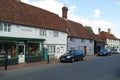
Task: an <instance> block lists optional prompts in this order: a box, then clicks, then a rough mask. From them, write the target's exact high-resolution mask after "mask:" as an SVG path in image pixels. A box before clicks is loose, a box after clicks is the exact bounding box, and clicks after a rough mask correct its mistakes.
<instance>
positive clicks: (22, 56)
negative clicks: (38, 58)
mask: <svg viewBox="0 0 120 80" xmlns="http://www.w3.org/2000/svg"><path fill="white" fill-rule="evenodd" d="M18 47H19V50H18V51H19V52H18V56H19V63H24V62H25V45H24V44H21V45H19V46H18Z"/></svg>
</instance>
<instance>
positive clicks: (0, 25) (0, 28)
mask: <svg viewBox="0 0 120 80" xmlns="http://www.w3.org/2000/svg"><path fill="white" fill-rule="evenodd" d="M0 31H3V24H2V23H0Z"/></svg>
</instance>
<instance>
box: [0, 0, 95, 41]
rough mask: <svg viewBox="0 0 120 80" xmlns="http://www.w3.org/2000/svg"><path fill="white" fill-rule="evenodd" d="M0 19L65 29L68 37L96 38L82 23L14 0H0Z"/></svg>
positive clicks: (59, 29)
mask: <svg viewBox="0 0 120 80" xmlns="http://www.w3.org/2000/svg"><path fill="white" fill-rule="evenodd" d="M0 21H3V22H10V23H14V24H20V25H28V26H33V27H40V28H46V29H53V30H58V31H63V32H66V31H67V33H68V36H70V37H77V38H85V39H92V40H96V37H95V34H94V33H92V32H88V31H87V30H86V29H85V28H84V27H83V26H82V24H80V23H77V22H74V21H71V20H67V19H64V18H61V17H59V16H58V15H57V14H54V13H52V12H49V11H46V10H43V9H41V8H38V7H34V6H32V5H28V4H25V3H22V2H18V1H16V0H0Z"/></svg>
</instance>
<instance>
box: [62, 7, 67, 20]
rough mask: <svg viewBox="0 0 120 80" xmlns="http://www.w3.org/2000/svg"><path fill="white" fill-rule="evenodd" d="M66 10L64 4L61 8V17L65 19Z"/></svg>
mask: <svg viewBox="0 0 120 80" xmlns="http://www.w3.org/2000/svg"><path fill="white" fill-rule="evenodd" d="M67 11H68V8H67V7H66V6H64V7H63V8H62V18H66V19H67Z"/></svg>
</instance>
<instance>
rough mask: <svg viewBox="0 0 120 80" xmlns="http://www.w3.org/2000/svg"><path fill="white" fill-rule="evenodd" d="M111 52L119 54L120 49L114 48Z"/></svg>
mask: <svg viewBox="0 0 120 80" xmlns="http://www.w3.org/2000/svg"><path fill="white" fill-rule="evenodd" d="M110 50H111V53H112V54H119V53H120V49H119V48H115V47H112V48H111V49H110Z"/></svg>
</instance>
